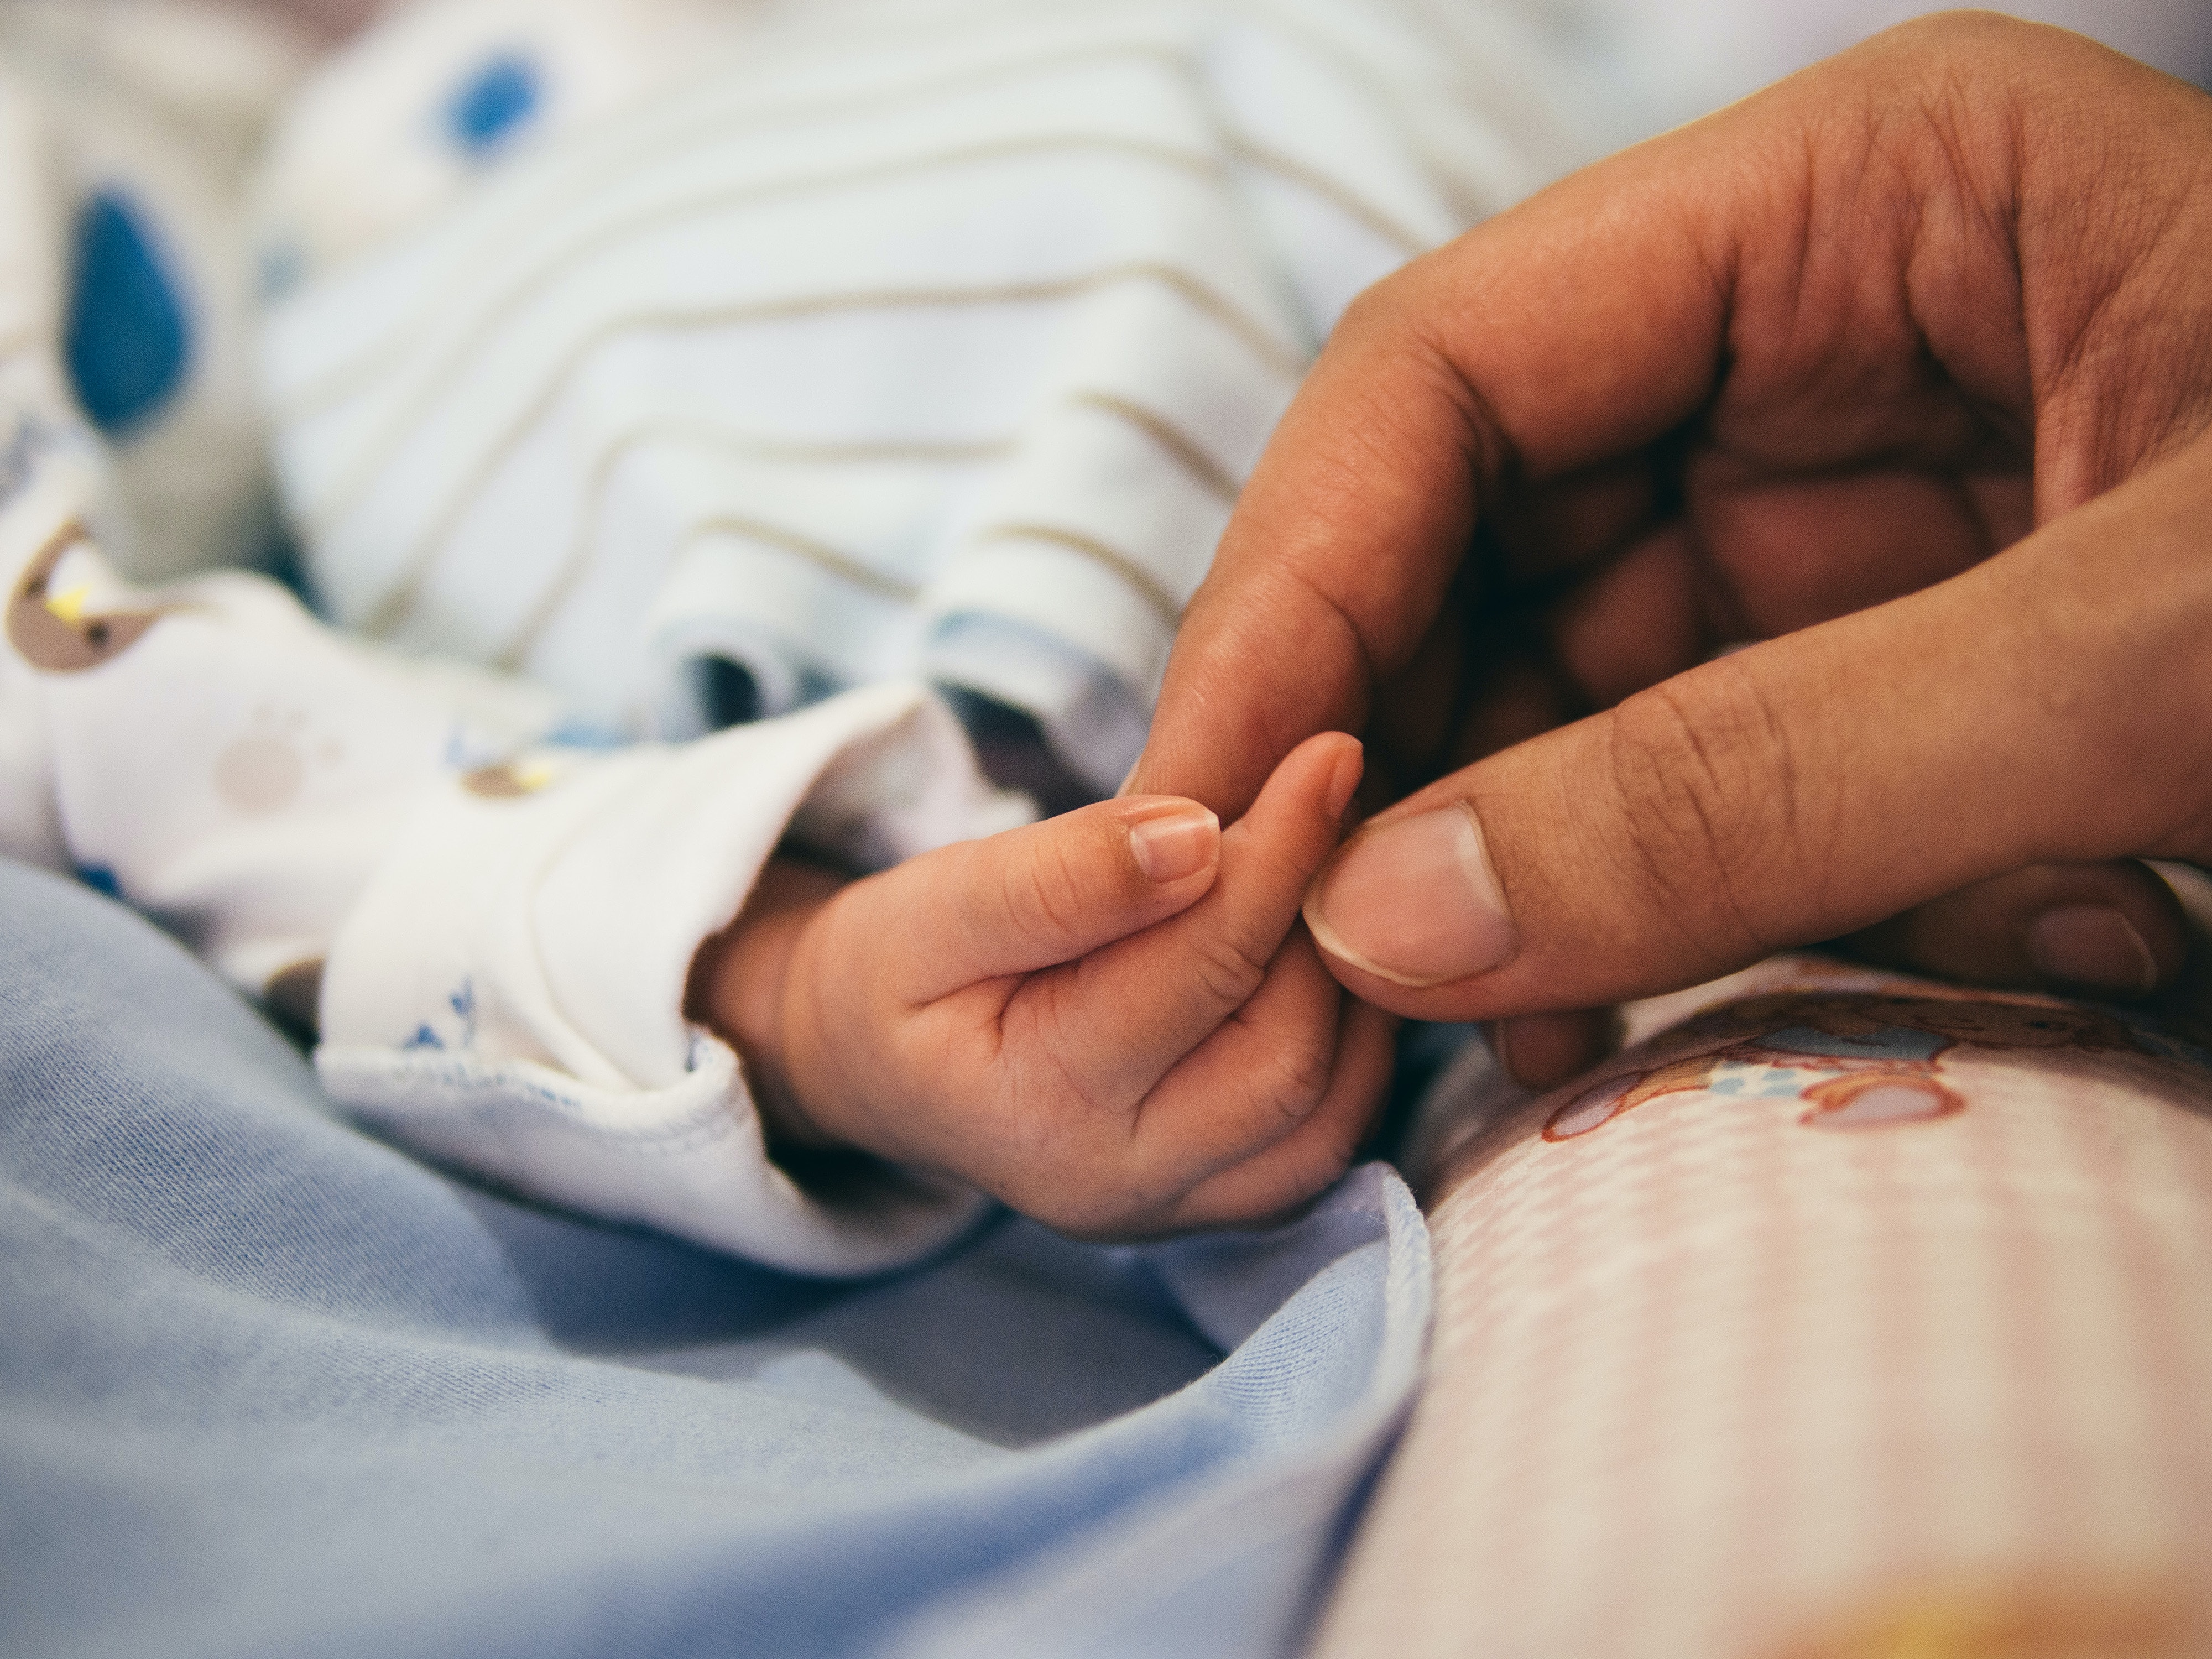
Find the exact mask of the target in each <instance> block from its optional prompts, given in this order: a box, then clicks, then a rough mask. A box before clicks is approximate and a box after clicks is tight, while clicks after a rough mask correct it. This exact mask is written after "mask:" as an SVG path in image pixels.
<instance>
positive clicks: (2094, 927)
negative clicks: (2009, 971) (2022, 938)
mask: <svg viewBox="0 0 2212 1659" xmlns="http://www.w3.org/2000/svg"><path fill="white" fill-rule="evenodd" d="M2027 957H2028V960H2029V961H2030V962H2033V963H2034V964H2035V965H2036V966H2037V967H2038V968H2039V969H2041V970H2042V971H2043V972H2045V973H2046V974H2048V975H2051V978H2053V979H2064V980H2071V981H2074V983H2075V984H2076V985H2092V986H2095V987H2098V988H2099V989H2100V990H2106V991H2120V992H2124V993H2126V994H2129V995H2131V996H2141V995H2142V994H2143V993H2145V992H2146V991H2154V990H2156V989H2157V988H2158V962H2157V959H2156V958H2155V957H2153V956H2152V955H2151V953H2150V946H2149V945H2146V944H2144V943H2143V936H2142V934H2141V933H2137V932H2136V925H2135V923H2133V922H2132V921H2129V920H2128V919H2127V917H2126V915H2124V914H2123V913H2122V912H2120V911H2118V910H2115V909H2113V908H2112V907H2111V906H2110V905H2106V904H2062V905H2060V906H2059V907H2058V908H2057V909H2055V910H2045V912H2044V913H2043V914H2042V915H2039V916H2038V917H2037V918H2036V919H2035V920H2034V921H2032V922H2030V923H2028V925H2027Z"/></svg>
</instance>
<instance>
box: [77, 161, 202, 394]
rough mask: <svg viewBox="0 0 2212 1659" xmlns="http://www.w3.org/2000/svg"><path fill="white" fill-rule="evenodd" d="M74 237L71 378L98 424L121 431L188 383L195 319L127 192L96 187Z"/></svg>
mask: <svg viewBox="0 0 2212 1659" xmlns="http://www.w3.org/2000/svg"><path fill="white" fill-rule="evenodd" d="M191 345H192V342H191V319H190V318H189V317H188V316H187V315H186V313H185V301H184V298H183V296H182V295H180V293H179V283H178V281H177V280H176V277H175V276H174V274H173V272H171V271H169V270H165V269H164V267H163V264H162V261H161V257H160V255H159V254H158V253H157V252H156V251H155V243H154V238H153V235H152V234H151V233H150V232H149V229H148V228H147V225H146V222H145V220H144V218H143V215H142V213H141V211H140V210H139V209H138V208H137V205H136V204H133V203H132V201H131V198H130V197H128V196H126V195H125V194H124V193H123V192H122V191H116V190H104V191H98V192H97V193H95V194H94V196H92V197H90V198H89V199H88V201H87V202H86V203H85V204H84V205H83V206H82V208H80V209H79V210H77V219H76V273H75V277H74V280H73V282H72V283H71V285H70V316H69V329H68V337H67V340H66V343H65V345H64V351H65V353H66V356H67V357H68V359H69V370H70V379H71V380H74V381H75V382H76V395H77V401H78V402H79V403H81V404H83V405H84V411H85V413H86V414H88V415H89V416H92V419H93V423H94V425H95V426H97V427H99V428H100V430H101V431H103V432H106V433H111V434H112V433H118V432H120V431H123V430H124V429H125V428H129V427H131V426H133V425H136V424H137V423H139V422H143V421H144V420H145V419H147V418H148V417H149V416H151V415H153V414H155V412H156V411H157V410H160V409H161V407H162V405H163V404H167V402H168V401H169V400H170V399H171V398H173V397H175V396H176V394H177V392H178V390H179V388H180V387H181V386H183V385H184V381H185V371H186V370H187V369H188V368H190V367H191Z"/></svg>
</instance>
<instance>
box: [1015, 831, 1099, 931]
mask: <svg viewBox="0 0 2212 1659" xmlns="http://www.w3.org/2000/svg"><path fill="white" fill-rule="evenodd" d="M1089 885H1090V884H1089V883H1088V882H1086V881H1085V872H1084V871H1083V869H1082V868H1081V867H1080V866H1079V864H1078V863H1077V862H1076V860H1073V859H1071V858H1070V857H1069V855H1068V852H1067V849H1066V848H1064V847H1060V846H1056V845H1052V844H1047V845H1044V846H1042V847H1040V848H1037V850H1036V854H1035V856H1034V857H1032V858H1030V859H1029V860H1024V861H1023V863H1022V864H1021V866H1019V867H1018V869H1017V870H1015V871H1013V872H1009V876H1008V890H1007V894H1006V914H1007V915H1008V917H1009V918H1010V920H1011V921H1012V924H1013V926H1014V927H1016V928H1017V929H1018V930H1019V932H1020V933H1021V935H1022V937H1023V938H1024V939H1027V940H1029V941H1030V942H1031V943H1034V944H1036V945H1042V946H1046V947H1057V946H1059V945H1064V944H1066V942H1067V941H1068V940H1070V939H1077V938H1080V937H1081V936H1082V933H1083V918H1084V916H1085V914H1086V913H1087V911H1088V910H1089V909H1090V908H1091V906H1090V904H1089V903H1088V902H1086V901H1087V899H1088V898H1089Z"/></svg>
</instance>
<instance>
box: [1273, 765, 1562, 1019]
mask: <svg viewBox="0 0 2212 1659" xmlns="http://www.w3.org/2000/svg"><path fill="white" fill-rule="evenodd" d="M1305 914H1306V925H1307V926H1308V927H1310V928H1312V929H1313V934H1314V938H1315V939H1316V940H1317V941H1318V942H1319V943H1320V945H1321V946H1322V949H1323V950H1325V951H1328V952H1329V953H1330V954H1331V955H1332V956H1335V957H1341V958H1343V959H1344V960H1345V961H1346V962H1348V963H1351V964H1352V966H1353V967H1355V968H1364V969H1366V970H1367V971H1368V972H1369V973H1370V974H1374V975H1378V976H1380V977H1381V978H1383V979H1387V980H1389V981H1392V982H1393V983H1394V984H1398V985H1411V986H1425V985H1446V984H1449V983H1450V982H1451V981H1454V980H1457V979H1465V978H1466V977H1467V976H1468V975H1470V974H1480V973H1484V972H1486V971H1487V970H1488V969H1492V968H1495V967H1498V965H1499V964H1500V963H1504V961H1505V960H1506V959H1507V958H1508V957H1510V956H1512V954H1513V952H1514V950H1515V948H1516V945H1517V943H1518V941H1517V940H1516V937H1515V935H1514V932H1513V919H1512V917H1511V916H1510V915H1508V914H1507V913H1506V909H1505V895H1504V892H1503V890H1500V888H1499V887H1498V878H1497V876H1496V875H1495V874H1494V873H1493V872H1492V870H1491V867H1490V857H1489V854H1487V853H1486V851H1485V850H1484V848H1483V844H1482V826H1481V825H1480V824H1479V823H1476V822H1475V818H1474V812H1473V811H1470V810H1468V807H1467V806H1466V805H1462V804H1455V805H1450V806H1445V807H1439V808H1438V809H1437V810H1436V811H1431V812H1423V813H1419V814H1418V815H1417V816H1415V817H1409V818H1398V819H1395V820H1393V821H1392V822H1390V823H1383V824H1380V825H1378V826H1376V828H1374V829H1367V830H1363V831H1362V832H1361V833H1360V834H1358V835H1357V836H1353V837H1352V840H1351V841H1349V842H1346V844H1345V848H1344V850H1343V851H1342V852H1340V853H1339V854H1337V856H1336V859H1335V861H1334V862H1333V863H1332V864H1330V866H1328V868H1327V869H1326V870H1324V871H1322V873H1321V878H1320V879H1319V880H1317V881H1316V882H1315V883H1314V884H1313V887H1312V888H1311V889H1310V890H1309V891H1308V892H1307V894H1306V905H1305Z"/></svg>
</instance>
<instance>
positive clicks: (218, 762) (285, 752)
mask: <svg viewBox="0 0 2212 1659" xmlns="http://www.w3.org/2000/svg"><path fill="white" fill-rule="evenodd" d="M344 758H345V746H344V745H343V744H341V743H340V742H339V741H338V740H337V738H323V739H322V740H321V741H320V742H319V743H313V742H310V741H309V740H308V738H307V716H306V715H305V714H301V712H300V711H299V710H297V709H284V710H279V709H277V708H273V707H270V706H266V705H264V706H263V707H262V708H257V709H255V710H254V711H253V715H252V720H251V721H250V722H249V723H248V726H247V728H246V733H245V735H244V736H242V737H240V738H237V739H235V740H234V741H233V742H232V743H230V744H227V745H226V746H225V747H224V749H223V750H222V753H221V754H219V755H217V756H216V757H215V773H214V777H215V790H216V794H218V795H220V796H222V799H223V800H224V801H225V802H227V803H228V805H230V806H231V807H232V808H233V809H234V810H235V811H239V812H240V813H243V814H244V815H245V816H246V817H265V816H266V815H267V814H269V813H271V812H280V811H283V809H284V808H286V807H287V806H289V805H291V804H292V803H293V802H294V801H295V800H297V799H299V797H300V792H301V790H302V789H303V788H305V787H307V774H308V770H309V769H310V768H311V767H312V766H313V765H315V764H317V763H320V764H322V765H325V766H334V765H336V764H337V763H339V762H340V761H342V760H343V759H344Z"/></svg>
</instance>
